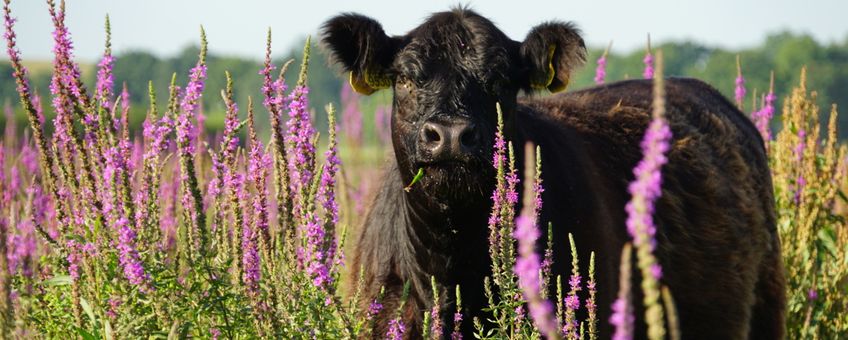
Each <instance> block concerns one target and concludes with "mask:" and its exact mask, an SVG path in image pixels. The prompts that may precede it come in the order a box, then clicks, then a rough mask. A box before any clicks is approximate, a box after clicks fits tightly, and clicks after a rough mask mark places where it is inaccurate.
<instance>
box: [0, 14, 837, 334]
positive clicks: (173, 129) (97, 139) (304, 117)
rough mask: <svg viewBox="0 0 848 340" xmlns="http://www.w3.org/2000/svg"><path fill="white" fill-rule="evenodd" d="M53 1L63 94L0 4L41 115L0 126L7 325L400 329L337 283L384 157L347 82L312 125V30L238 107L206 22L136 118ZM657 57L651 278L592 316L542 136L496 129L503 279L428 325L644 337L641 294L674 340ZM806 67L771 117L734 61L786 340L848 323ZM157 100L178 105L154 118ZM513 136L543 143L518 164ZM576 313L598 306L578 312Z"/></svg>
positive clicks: (494, 220) (27, 107)
mask: <svg viewBox="0 0 848 340" xmlns="http://www.w3.org/2000/svg"><path fill="white" fill-rule="evenodd" d="M48 4H49V5H50V6H49V7H50V15H51V17H52V20H53V25H54V53H55V59H54V61H53V71H54V72H53V78H52V82H51V85H50V95H49V97H47V98H49V103H47V101H46V100H43V99H42V98H40V97H39V95H38V94H36V93H35V92H34V91H32V89H31V88H30V86H29V83H28V78H27V71H26V69H25V68H24V67H23V66H22V65H21V55H20V52H19V51H18V49H17V47H16V41H15V33H14V32H15V31H14V24H15V19H14V18H13V16H12V13H11V10H12V8H11V6H10V1H9V0H5V5H4V24H5V35H4V37H5V41H6V43H7V53H8V55H9V58H10V60H11V63H12V64H13V67H14V72H15V73H14V77H15V79H16V81H17V89H18V93H19V95H20V105H21V108H22V109H23V110H24V111H25V112H26V113H27V115H28V119H29V123H30V129H29V130H28V131H27V132H26V133H24V134H20V133H19V132H18V131H16V129H15V127H14V126H13V124H12V123H9V122H11V121H12V120H11V119H9V120H7V124H8V125H7V127H6V129H5V130H4V132H3V138H2V140H0V211H2V213H0V339H9V338H83V339H100V338H107V339H115V338H169V339H170V338H187V337H192V338H212V339H217V338H257V337H259V338H272V337H273V338H286V339H298V338H320V339H338V338H356V337H359V336H370V337H379V338H382V337H385V338H391V339H400V338H402V337H403V334H404V332H405V331H407V329H406V325H404V323H403V319H401V318H400V315H397V318H396V319H394V320H392V322H391V325H392V327H391V329H390V330H389V332H388V333H387V334H369V332H370V331H371V327H370V325H371V324H372V321H373V320H372V319H373V316H374V315H375V314H376V313H378V312H379V311H380V310H381V309H382V305H381V303H380V301H379V300H375V301H373V302H372V303H371V305H370V308H367V309H364V310H363V309H360V308H359V306H358V305H357V304H355V303H353V301H355V300H357V297H358V294H359V292H358V291H357V290H356V287H357V286H358V285H357V283H356V282H352V283H351V284H347V283H346V282H344V283H343V282H342V281H345V280H348V279H347V277H353V278H355V277H356V275H355V274H356V273H357V271H358V268H347V267H345V257H344V251H343V250H344V249H346V245H345V243H346V240H347V239H349V238H350V237H351V235H355V228H356V226H357V222H358V221H359V216H361V215H362V212H363V211H364V209H366V207H365V204H367V203H365V201H366V199H367V197H366V196H367V195H365V194H364V191H365V190H364V189H362V188H363V183H365V182H366V181H367V179H368V178H369V176H370V177H373V176H374V175H375V174H374V173H373V171H372V172H368V171H367V170H365V169H363V168H364V167H362V166H361V165H360V164H362V163H363V159H365V158H374V157H375V156H374V155H373V153H374V152H373V151H370V150H367V149H366V148H363V147H362V143H361V130H362V125H361V124H362V122H361V120H362V116H361V112H359V111H358V110H357V108H356V97H354V96H353V95H352V94H351V93H350V92H347V93H346V94H343V97H344V96H347V97H344V98H345V100H344V103H345V105H344V107H342V108H341V110H340V112H341V120H342V124H341V133H340V135H338V134H337V128H336V126H337V122H336V118H335V117H336V115H337V113H336V112H337V111H336V108H334V107H332V106H331V105H328V106H327V107H326V108H325V109H326V111H327V112H328V117H329V122H328V124H329V126H330V129H329V133H328V134H327V135H326V136H323V135H320V134H319V133H318V132H317V131H316V129H315V128H314V122H313V121H312V119H313V117H312V115H311V114H310V109H311V108H312V106H311V105H310V103H308V102H307V94H308V92H309V87H308V74H307V72H306V69H307V68H306V65H308V63H309V50H310V47H311V45H310V42H309V40H307V44H306V46H305V48H304V54H303V57H302V58H301V60H300V61H299V64H300V70H301V72H300V74H299V79H298V81H297V83H296V86H294V87H293V88H292V89H288V88H287V87H286V85H285V82H284V79H282V75H283V73H284V72H283V71H284V70H285V69H287V68H288V67H290V66H291V64H292V63H286V64H284V65H280V66H279V67H278V66H277V65H273V64H272V62H271V57H270V56H271V32H270V31H269V32H268V37H267V52H266V55H265V64H264V67H263V68H262V69H261V70H257V71H258V72H260V74H261V75H262V76H263V78H264V83H263V86H262V89H261V92H262V98H257V100H256V101H257V103H256V104H254V103H253V100H252V99H251V100H249V101H248V102H247V103H240V104H242V105H241V106H240V105H239V103H236V102H235V101H234V99H233V91H232V84H233V82H236V81H238V76H239V75H237V74H235V75H230V74H229V73H227V74H222V75H209V76H210V77H226V80H227V84H228V85H229V86H228V87H227V90H225V91H222V93H220V94H218V93H209V91H204V84H205V80H206V78H207V74H206V63H205V58H206V37H205V34H204V33H203V31H202V29H201V36H200V40H201V50H200V55H199V56H198V60H197V63H196V65H195V66H194V68H192V69H191V70H185V71H186V72H188V73H189V81H188V83H187V84H176V83H175V82H172V84H171V86H170V89H169V93H170V96H169V98H167V99H166V100H160V99H159V98H156V96H155V91H154V90H153V86H152V83H151V85H150V107H149V109H148V110H147V116H146V118H145V121H144V125H143V131H140V132H141V133H140V134H133V133H132V131H130V128H129V124H128V112H129V108H128V100H127V99H126V98H127V95H126V92H125V91H124V93H123V94H118V93H115V92H114V84H113V77H112V66H113V64H114V57H113V56H112V54H111V49H110V41H109V39H110V38H109V30H108V21H107V31H106V44H105V51H104V55H103V58H102V60H101V61H100V63H99V64H98V73H97V81H96V84H94V87H93V91H91V88H87V87H86V84H84V83H83V82H82V80H81V77H80V70H79V66H78V65H77V64H76V63H75V62H74V60H73V50H72V46H73V45H72V43H71V38H70V33H69V32H68V30H67V27H66V26H65V21H64V2H62V3H61V4H59V5H56V4H55V3H54V2H53V1H52V0H49V1H48ZM605 56H606V54H605V55H604V56H601V58H600V59H599V60H597V63H596V65H597V71H596V77H595V81H596V82H597V83H599V84H600V83H603V82H605V81H606V79H605V66H606V59H605ZM645 65H646V67H645V73H644V76H645V77H646V78H653V79H655V80H656V81H655V99H654V108H655V109H654V110H655V111H654V113H653V120H652V123H651V125H650V127H649V129H648V132H647V133H646V135H645V137H644V141H643V143H642V148H643V151H644V159H643V161H642V162H640V163H639V165H637V167H636V168H635V169H634V174H635V176H636V180H634V182H633V183H632V184H631V186H630V191H631V194H632V195H633V198H632V200H631V201H630V202H629V203H628V205H627V207H622V209H626V211H627V212H628V215H629V217H630V218H631V219H632V220H633V221H634V223H633V227H632V228H631V230H630V232H631V234H632V235H633V238H634V239H633V242H632V248H631V247H630V246H627V247H625V249H624V251H623V252H622V254H621V256H622V258H623V259H627V260H625V261H623V262H622V263H623V264H624V265H623V266H622V268H621V270H622V274H623V275H622V277H623V279H622V281H621V282H622V283H627V282H629V281H628V280H627V278H628V277H629V273H630V272H631V269H632V270H640V271H641V273H642V275H641V276H642V277H644V282H643V283H642V285H641V286H640V287H629V284H622V285H621V290H620V292H619V297H620V298H619V300H618V301H616V303H615V304H614V305H613V310H614V311H615V314H614V315H613V316H612V318H610V319H609V320H599V319H598V317H597V316H596V313H595V311H596V307H597V306H596V305H595V299H594V296H595V293H596V282H595V280H594V258H593V257H592V258H589V259H578V258H577V256H576V254H577V252H576V247H579V246H580V245H579V244H574V242H573V240H572V241H571V248H572V253H573V254H574V256H573V261H572V263H570V264H567V263H552V261H551V250H550V246H548V248H547V249H536V240H537V239H538V238H539V236H540V234H541V232H544V231H545V230H546V228H545V227H547V230H548V233H550V231H549V230H550V228H551V226H538V225H537V224H538V223H536V215H537V213H538V211H539V210H540V209H541V205H542V204H543V202H541V198H540V197H541V196H540V193H541V191H542V190H544V189H543V181H542V178H543V174H541V173H540V171H539V169H540V168H541V167H540V162H542V161H543V159H544V154H543V153H544V151H545V150H534V147H533V146H530V145H528V146H523V145H516V146H513V145H511V144H510V143H509V141H506V140H504V139H503V135H502V134H501V133H500V131H499V132H498V134H497V136H496V147H495V150H494V155H493V157H494V160H495V162H494V164H495V167H496V169H497V173H498V178H497V183H498V186H497V189H496V190H495V192H494V193H493V209H492V215H491V218H490V226H489V227H490V231H491V235H490V240H494V242H493V243H492V244H493V245H492V247H491V249H490V256H491V258H492V262H493V275H492V277H491V278H490V279H489V280H487V281H486V287H487V296H488V297H489V298H490V306H489V309H490V312H491V317H490V318H489V319H487V320H479V319H474V320H467V319H466V318H464V314H463V311H462V309H461V308H460V309H459V310H458V311H457V312H456V313H455V315H453V320H454V325H455V328H454V329H445V327H443V325H444V322H443V320H441V318H442V317H443V313H441V312H440V310H439V304H438V303H436V307H434V310H431V311H426V312H424V317H425V320H426V321H425V327H424V328H425V337H428V338H434V339H441V338H448V337H449V338H452V339H459V338H461V337H462V336H461V335H460V334H459V333H458V326H457V325H459V324H460V323H462V322H470V323H473V324H474V325H475V328H476V329H477V336H478V337H479V338H497V339H502V338H510V339H525V338H540V337H542V336H545V337H548V338H554V339H558V338H567V339H582V338H587V339H596V338H597V329H598V327H599V324H601V323H611V324H613V325H614V326H615V327H616V334H615V336H614V337H615V338H616V339H630V338H632V337H633V333H632V332H633V322H634V321H633V320H634V316H633V315H632V310H633V307H632V306H633V304H635V303H645V304H646V307H647V308H646V316H645V318H644V319H645V320H647V321H648V324H649V327H648V335H649V337H650V338H652V339H660V338H664V337H665V336H669V337H671V338H679V337H680V334H679V333H678V331H677V329H676V326H675V313H674V303H673V293H674V292H670V291H669V290H668V289H666V288H665V287H663V286H662V285H661V283H660V280H659V278H658V277H657V276H655V275H654V274H653V273H656V272H657V268H658V267H659V264H658V263H657V261H656V260H655V259H654V258H653V255H652V249H651V248H652V247H651V246H650V245H651V242H650V238H651V237H653V233H654V231H653V228H654V227H653V225H652V223H651V215H650V212H651V211H652V210H653V209H652V208H651V206H652V204H653V201H654V200H655V199H656V198H657V196H658V195H659V194H660V193H661V191H660V187H661V176H659V175H658V174H659V173H661V169H662V165H663V164H664V162H665V157H664V153H665V152H666V151H667V149H668V147H669V145H668V143H669V140H670V138H671V133H670V131H669V128H668V125H667V124H666V123H665V120H664V118H663V114H664V113H663V103H664V102H663V101H664V97H663V86H662V69H663V68H662V57H661V52H657V53H656V54H654V52H652V51H651V50H650V48H649V49H648V52H647V53H646V57H645ZM292 67H294V66H292ZM800 72H802V77H801V79H802V80H801V83H800V84H798V86H797V87H796V88H795V89H794V90H793V91H792V92H791V93H787V94H786V95H785V96H784V99H783V101H782V114H781V115H780V117H781V121H780V122H781V124H780V125H781V129H780V130H779V131H778V132H776V133H773V132H772V131H771V130H770V125H769V122H770V121H771V120H772V119H773V118H774V116H775V113H776V110H777V108H776V105H779V102H778V97H777V95H778V94H776V93H774V91H773V90H770V91H769V92H767V93H766V94H764V95H761V96H759V97H758V96H756V95H754V96H753V99H752V103H753V105H752V106H750V107H746V106H745V105H743V102H745V101H747V100H749V99H748V98H747V96H746V88H745V79H744V77H743V75H742V70H741V68H740V69H739V70H738V77H737V79H736V101H737V104H738V105H739V107H740V108H743V109H745V108H747V111H748V112H751V116H752V119H753V120H754V122H755V123H756V125H757V127H758V129H759V130H760V132H761V134H762V136H763V138H764V139H765V140H767V141H768V142H767V149H768V153H769V157H770V164H771V167H772V173H773V176H774V178H773V179H774V189H775V192H774V197H775V202H776V204H777V212H778V228H779V233H780V236H781V240H782V244H783V245H782V253H783V259H784V263H785V272H786V276H787V282H788V285H787V297H788V313H787V335H788V337H790V338H824V339H833V338H838V337H839V336H845V335H846V334H848V310H847V309H848V227H846V220H845V214H846V213H848V209H846V207H848V205H846V204H845V202H846V201H848V197H846V196H845V194H844V193H843V191H842V190H841V188H843V187H845V184H846V183H845V172H846V170H848V169H846V166H848V164H846V147H845V146H844V145H840V144H839V143H838V141H837V139H836V116H837V110H836V107H835V106H833V107H831V108H829V109H828V110H824V111H828V112H829V116H827V117H826V118H825V119H824V120H825V124H824V125H822V124H821V123H820V121H822V120H823V119H822V118H821V117H822V116H823V115H821V113H820V111H821V110H820V109H819V107H817V106H816V93H815V91H811V90H809V89H807V88H806V83H805V76H804V75H803V72H804V71H803V70H800ZM174 79H175V78H174ZM204 95H206V96H209V95H215V96H217V95H220V96H221V100H222V101H223V103H224V104H225V106H226V109H227V111H226V121H225V130H224V132H223V134H222V135H220V136H210V135H207V134H206V133H205V131H203V129H201V128H199V127H198V126H202V119H203V115H202V108H201V107H200V105H199V99H200V98H201V96H204ZM157 102H162V103H167V105H165V106H164V107H165V108H166V109H165V110H164V111H162V112H160V109H159V108H160V107H161V106H160V105H157ZM44 105H51V106H52V109H53V110H54V111H55V113H56V115H55V118H54V119H53V120H52V121H46V120H45V115H44V113H43V109H42V107H43V106H44ZM255 110H266V111H267V112H268V116H269V117H270V124H269V125H270V126H271V136H270V138H269V139H268V140H260V138H259V137H258V134H257V132H256V126H257V125H258V124H268V123H266V122H257V121H255V120H254V111H255ZM379 110H380V112H378V113H377V114H376V115H375V116H377V120H378V124H377V126H376V130H377V132H378V134H379V135H380V136H381V138H383V140H384V141H385V140H387V139H388V137H387V136H388V130H387V128H386V126H387V119H388V115H389V114H390V112H389V111H387V110H386V108H380V109H379ZM48 132H49V133H48ZM339 141H342V142H341V143H340V142H339ZM514 147H526V148H528V154H535V157H527V162H528V164H523V165H522V164H518V165H517V164H515V161H514V158H513V152H512V150H513V148H514ZM342 159H344V160H345V163H344V164H343V163H342ZM522 170H523V171H522ZM520 176H523V181H524V183H533V185H526V186H524V188H525V190H526V192H525V193H524V194H523V195H522V196H523V198H524V200H525V202H524V204H523V205H522V206H523V210H522V211H516V208H515V206H516V204H517V200H518V198H517V197H518V195H517V193H516V190H517V189H516V188H517V187H518V183H519V182H520V181H521V180H522V178H520ZM622 227H623V226H622ZM631 257H633V258H635V261H631V260H630V259H631ZM631 262H634V263H636V264H637V266H636V267H637V268H630V263H631ZM554 265H556V266H570V268H571V271H572V275H571V276H570V277H568V278H561V277H552V276H551V274H550V268H551V266H554ZM343 273H345V274H353V275H342V274H343ZM350 280H352V281H353V280H355V279H350ZM563 280H565V281H566V282H563ZM548 285H556V287H557V289H556V291H557V294H556V296H547V295H548V294H547V289H543V287H547V286H548ZM348 286H350V287H354V288H353V289H350V290H348V289H346V288H343V287H348ZM434 287H435V285H434ZM632 289H642V290H643V291H644V296H645V298H644V301H634V300H633V299H632V295H631V290H632ZM461 291H462V287H455V290H453V291H450V292H438V291H436V290H435V288H434V291H433V298H434V299H435V301H440V299H442V298H444V296H445V295H447V294H449V295H451V296H454V295H455V296H456V298H457V299H458V300H459V301H461ZM459 306H460V307H461V302H460V303H459ZM584 312H585V315H587V318H586V319H585V320H578V316H577V315H583V314H584Z"/></svg>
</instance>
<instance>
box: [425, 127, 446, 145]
mask: <svg viewBox="0 0 848 340" xmlns="http://www.w3.org/2000/svg"><path fill="white" fill-rule="evenodd" d="M441 140H442V135H441V134H440V133H439V131H437V130H436V128H435V127H434V126H432V125H426V126H424V142H426V143H437V142H439V141H441Z"/></svg>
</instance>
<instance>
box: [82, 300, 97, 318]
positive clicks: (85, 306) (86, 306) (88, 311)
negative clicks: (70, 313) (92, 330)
mask: <svg viewBox="0 0 848 340" xmlns="http://www.w3.org/2000/svg"><path fill="white" fill-rule="evenodd" d="M80 306H82V310H83V311H85V314H86V315H88V318H89V319H91V322H92V323H97V318H95V317H94V310H93V309H91V305H90V304H89V303H88V300H86V299H85V298H83V297H81V298H80Z"/></svg>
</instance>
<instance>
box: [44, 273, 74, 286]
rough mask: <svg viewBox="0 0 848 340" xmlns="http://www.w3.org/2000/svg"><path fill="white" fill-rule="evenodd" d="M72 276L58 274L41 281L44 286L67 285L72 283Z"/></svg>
mask: <svg viewBox="0 0 848 340" xmlns="http://www.w3.org/2000/svg"><path fill="white" fill-rule="evenodd" d="M71 282H72V280H71V276H70V275H56V276H54V277H51V278H49V279H47V280H44V281H41V284H42V285H44V286H48V287H52V286H66V285H69V284H71Z"/></svg>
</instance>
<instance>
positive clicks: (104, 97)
mask: <svg viewBox="0 0 848 340" xmlns="http://www.w3.org/2000/svg"><path fill="white" fill-rule="evenodd" d="M107 53H108V52H107ZM114 63H115V58H114V57H112V55H111V54H106V55H104V56H103V59H101V60H100V62H99V63H98V64H97V67H98V68H99V70H98V71H97V85H96V86H97V87H96V89H95V91H96V92H95V95H96V96H97V98H98V100H100V103H101V104H100V105H101V107H103V108H104V109H105V108H108V107H110V106H111V105H110V101H111V99H110V98H111V96H112V86H114V85H113V84H114V80H113V79H112V67H113V65H114Z"/></svg>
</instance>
